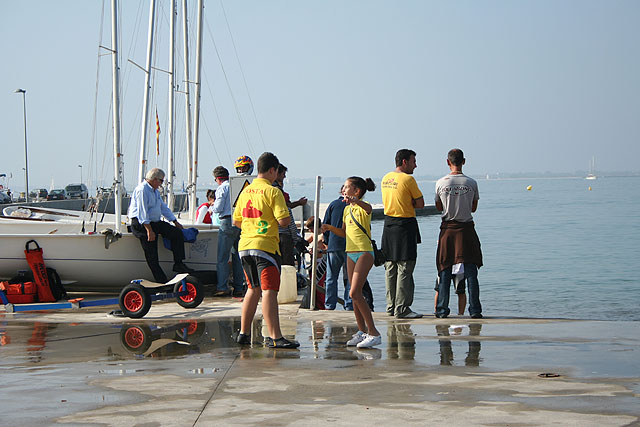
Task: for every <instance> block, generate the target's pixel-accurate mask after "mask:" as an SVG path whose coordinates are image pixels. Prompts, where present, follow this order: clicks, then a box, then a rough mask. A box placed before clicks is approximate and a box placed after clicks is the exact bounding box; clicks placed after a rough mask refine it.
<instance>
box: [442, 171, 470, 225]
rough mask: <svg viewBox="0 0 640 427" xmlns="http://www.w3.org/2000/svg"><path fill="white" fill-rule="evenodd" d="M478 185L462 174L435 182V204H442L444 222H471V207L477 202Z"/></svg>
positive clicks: (444, 177)
mask: <svg viewBox="0 0 640 427" xmlns="http://www.w3.org/2000/svg"><path fill="white" fill-rule="evenodd" d="M479 199H480V195H479V193H478V183H477V182H476V181H475V179H473V178H469V177H468V176H466V175H464V174H455V175H452V174H449V175H445V176H443V177H442V178H440V179H439V180H438V181H437V182H436V197H435V201H436V202H442V207H443V208H444V209H443V211H442V219H443V220H444V221H458V222H469V221H473V217H472V216H471V207H472V205H473V202H474V200H479Z"/></svg>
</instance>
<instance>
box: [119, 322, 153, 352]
mask: <svg viewBox="0 0 640 427" xmlns="http://www.w3.org/2000/svg"><path fill="white" fill-rule="evenodd" d="M120 342H121V343H122V346H123V347H124V348H125V349H126V350H127V351H129V352H131V353H135V354H142V353H144V352H145V351H147V350H148V349H149V347H150V346H151V343H152V342H153V340H152V339H151V329H150V328H149V327H148V326H147V325H123V326H122V329H120Z"/></svg>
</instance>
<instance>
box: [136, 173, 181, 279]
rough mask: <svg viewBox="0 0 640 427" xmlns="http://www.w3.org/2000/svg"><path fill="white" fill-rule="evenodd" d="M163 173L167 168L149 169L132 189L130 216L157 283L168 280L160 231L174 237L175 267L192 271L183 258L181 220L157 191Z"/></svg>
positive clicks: (167, 236)
mask: <svg viewBox="0 0 640 427" xmlns="http://www.w3.org/2000/svg"><path fill="white" fill-rule="evenodd" d="M164 176H165V174H164V171H163V170H162V169H160V168H153V169H151V170H149V171H148V172H147V175H146V176H145V179H144V181H142V182H141V183H140V184H138V186H137V187H136V189H135V190H133V194H132V195H131V204H129V212H128V215H129V218H130V219H131V232H132V233H133V235H134V236H136V237H137V238H138V239H139V240H140V244H141V245H142V249H143V250H144V256H145V258H146V260H147V265H148V266H149V268H150V269H151V272H152V273H153V278H154V280H155V281H156V282H158V283H165V282H167V280H168V279H167V276H166V274H165V273H164V271H162V268H161V267H160V262H159V260H158V239H157V235H158V234H161V235H162V236H163V237H166V238H167V239H169V240H170V241H171V251H172V252H173V263H174V264H173V271H175V272H176V273H192V272H193V270H192V269H190V268H189V267H187V266H186V265H185V264H184V262H183V260H184V258H185V257H184V235H183V234H182V228H183V227H182V224H180V223H179V222H178V220H177V219H176V216H175V215H174V214H173V212H171V209H169V208H168V207H167V205H166V203H164V201H163V200H162V196H161V194H160V192H159V191H158V188H159V187H160V186H161V185H162V183H163V182H164ZM162 217H164V218H165V219H166V220H167V221H171V222H173V224H174V225H175V227H174V226H172V225H170V224H169V223H168V222H166V221H162Z"/></svg>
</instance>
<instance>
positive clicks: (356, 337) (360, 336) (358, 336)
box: [347, 331, 367, 346]
mask: <svg viewBox="0 0 640 427" xmlns="http://www.w3.org/2000/svg"><path fill="white" fill-rule="evenodd" d="M366 337H367V334H365V333H364V332H362V331H358V332H356V333H355V334H353V335H352V336H351V339H350V340H349V341H347V346H354V345H358V344H360V343H361V342H362V341H364V339H365V338H366Z"/></svg>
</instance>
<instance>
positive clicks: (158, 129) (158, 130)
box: [156, 108, 160, 156]
mask: <svg viewBox="0 0 640 427" xmlns="http://www.w3.org/2000/svg"><path fill="white" fill-rule="evenodd" d="M159 155H160V120H158V109H157V108H156V156H159Z"/></svg>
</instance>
